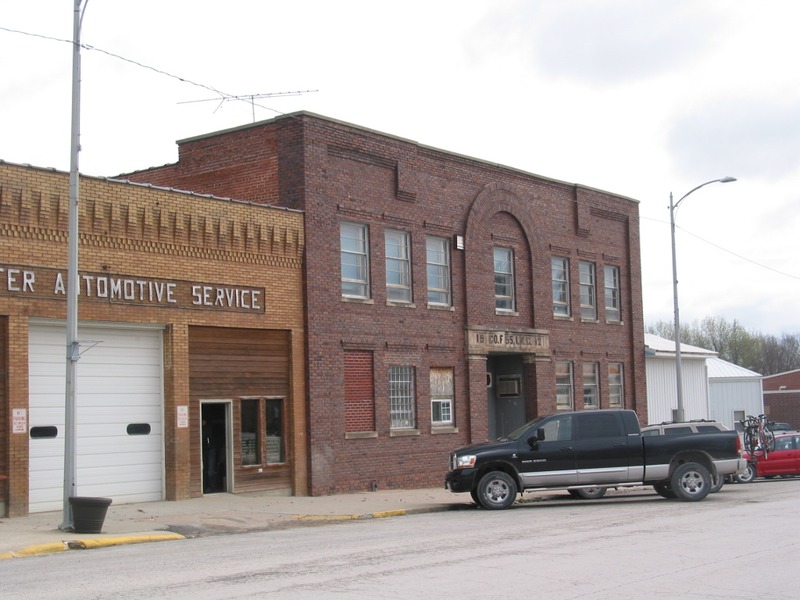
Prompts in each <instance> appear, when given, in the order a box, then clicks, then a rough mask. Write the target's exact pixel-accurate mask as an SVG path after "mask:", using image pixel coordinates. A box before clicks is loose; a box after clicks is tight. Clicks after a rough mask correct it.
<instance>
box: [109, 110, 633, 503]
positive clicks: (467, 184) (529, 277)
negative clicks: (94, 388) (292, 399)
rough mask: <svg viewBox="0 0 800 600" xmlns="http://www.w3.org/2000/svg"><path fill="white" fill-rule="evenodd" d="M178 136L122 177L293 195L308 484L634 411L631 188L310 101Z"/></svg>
mask: <svg viewBox="0 0 800 600" xmlns="http://www.w3.org/2000/svg"><path fill="white" fill-rule="evenodd" d="M465 126H468V124H465ZM531 143H535V140H533V141H531ZM576 143H579V141H576ZM178 144H179V160H178V162H177V163H175V164H171V165H165V166H163V167H157V168H153V169H148V170H146V171H140V172H137V173H131V174H128V175H126V176H125V177H129V178H131V179H133V180H136V181H140V182H147V183H152V184H156V185H168V186H172V187H177V188H180V189H189V190H193V191H195V192H199V193H208V194H217V195H224V196H233V197H237V198H243V199H245V200H248V201H251V202H254V203H260V204H271V205H276V206H284V207H288V208H297V209H301V210H303V211H304V213H305V217H306V221H305V226H306V257H305V285H306V302H307V306H306V314H307V339H308V342H307V368H308V383H307V386H308V387H307V395H308V402H309V422H308V436H309V438H308V449H309V466H310V469H309V491H310V493H311V494H313V495H316V494H327V493H335V492H344V491H349V490H367V489H375V488H381V489H382V488H403V487H421V486H437V485H442V483H443V477H444V474H445V470H446V461H447V456H448V452H449V451H450V450H452V449H453V448H454V447H457V446H459V445H463V444H466V443H470V442H480V441H484V440H487V439H490V438H493V437H497V436H501V435H504V434H506V433H509V432H510V431H512V430H513V429H514V428H516V427H517V426H519V425H521V424H523V423H524V422H525V420H526V419H530V418H532V417H535V416H538V415H542V414H546V413H550V412H553V411H557V410H571V409H594V408H608V407H624V408H631V409H636V410H637V411H638V412H639V417H640V419H641V420H642V422H643V423H646V422H647V406H646V398H645V390H646V386H645V369H644V341H643V340H644V324H643V315H642V291H641V267H640V250H639V213H638V203H637V202H636V201H634V200H631V199H629V198H625V197H622V196H619V195H616V194H612V193H609V192H604V191H600V190H596V189H593V188H590V187H586V186H582V185H577V184H570V183H565V182H562V181H556V180H552V179H548V178H546V177H541V176H537V175H533V174H531V173H526V172H523V171H520V170H518V169H513V168H510V167H506V166H502V165H497V164H494V163H490V162H487V161H482V160H478V159H475V158H470V157H465V156H462V155H458V154H454V153H452V152H446V151H443V150H439V149H436V148H431V147H427V146H424V145H422V144H419V143H417V142H414V141H410V140H406V139H402V138H399V137H395V136H391V135H386V134H383V133H380V132H376V131H372V130H369V129H366V128H363V127H359V126H356V125H352V124H348V123H342V122H340V121H336V120H333V119H329V118H326V117H321V116H319V115H314V114H310V113H305V112H300V113H293V114H289V115H283V116H281V117H278V118H275V119H272V120H269V121H264V122H260V123H253V124H250V125H246V126H243V127H239V128H235V129H231V130H226V131H220V132H215V133H210V134H207V135H201V136H197V137H194V138H191V139H186V140H181V141H180V142H178Z"/></svg>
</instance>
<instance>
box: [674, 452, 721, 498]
mask: <svg viewBox="0 0 800 600" xmlns="http://www.w3.org/2000/svg"><path fill="white" fill-rule="evenodd" d="M669 487H670V488H671V489H672V491H673V492H674V493H675V497H676V498H678V499H679V500H685V501H688V502H697V501H698V500H702V499H703V498H705V497H706V496H708V494H709V492H710V491H711V473H709V472H708V469H706V468H705V467H704V466H703V465H701V464H698V463H691V462H690V463H683V464H682V465H679V466H678V468H677V469H675V472H674V473H673V474H672V477H671V478H670V480H669Z"/></svg>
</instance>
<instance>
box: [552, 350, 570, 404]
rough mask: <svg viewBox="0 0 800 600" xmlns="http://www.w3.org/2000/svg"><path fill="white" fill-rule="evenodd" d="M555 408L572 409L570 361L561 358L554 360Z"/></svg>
mask: <svg viewBox="0 0 800 600" xmlns="http://www.w3.org/2000/svg"><path fill="white" fill-rule="evenodd" d="M555 367H556V408H558V409H559V410H572V407H573V406H574V403H573V400H572V399H573V393H572V363H571V362H569V361H565V360H561V361H558V362H556V365H555Z"/></svg>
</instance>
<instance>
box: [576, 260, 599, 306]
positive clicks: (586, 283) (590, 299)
mask: <svg viewBox="0 0 800 600" xmlns="http://www.w3.org/2000/svg"><path fill="white" fill-rule="evenodd" d="M578 269H579V272H580V288H581V293H580V296H581V319H587V320H592V321H594V320H596V319H597V291H596V284H595V270H594V263H593V262H587V261H585V260H582V261H580V263H578Z"/></svg>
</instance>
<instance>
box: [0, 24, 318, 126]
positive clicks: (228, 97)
mask: <svg viewBox="0 0 800 600" xmlns="http://www.w3.org/2000/svg"><path fill="white" fill-rule="evenodd" d="M0 30H2V31H7V32H9V33H17V34H20V35H26V36H29V37H35V38H40V39H43V40H49V41H53V42H61V43H65V44H70V45H72V44H73V43H74V42H73V41H72V40H66V39H63V38H57V37H53V36H49V35H43V34H40V33H31V32H29V31H21V30H19V29H11V28H9V27H2V26H0ZM80 47H81V48H83V49H86V50H93V51H95V52H99V53H101V54H105V55H106V56H110V57H111V58H116V59H117V60H121V61H123V62H126V63H129V64H132V65H134V66H137V67H140V68H142V69H147V70H148V71H153V72H154V73H157V74H159V75H164V76H166V77H169V78H171V79H176V80H178V81H180V82H181V83H188V84H189V85H193V86H195V87H199V88H202V89H204V90H207V91H209V92H212V93H213V94H216V95H217V97H216V98H207V99H204V100H190V101H187V102H179V103H178V104H188V103H190V102H210V101H218V102H219V106H217V108H216V109H214V112H216V111H217V110H218V109H219V107H220V106H222V104H224V103H225V102H229V101H234V100H235V101H240V102H247V103H248V104H250V106H251V108H252V110H253V121H255V107H256V106H258V107H259V108H263V109H264V110H269V111H272V112H274V113H277V114H283V113H282V112H281V111H279V110H276V109H274V108H271V107H269V106H263V105H261V104H258V103H256V102H255V100H256V99H260V98H271V97H275V96H299V95H301V94H305V93H311V92H316V91H318V90H303V91H296V92H274V93H268V94H247V95H234V94H228V93H227V92H223V91H221V90H218V89H217V88H215V87H213V86H211V85H207V84H204V83H198V82H196V81H192V80H191V79H186V78H185V77H180V76H179V75H175V74H173V73H169V72H168V71H164V70H163V69H158V68H156V67H153V66H150V65H146V64H144V63H141V62H139V61H136V60H133V59H130V58H126V57H124V56H122V55H120V54H116V53H114V52H110V51H108V50H104V49H102V48H97V47H96V46H92V45H90V44H84V43H80Z"/></svg>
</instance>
